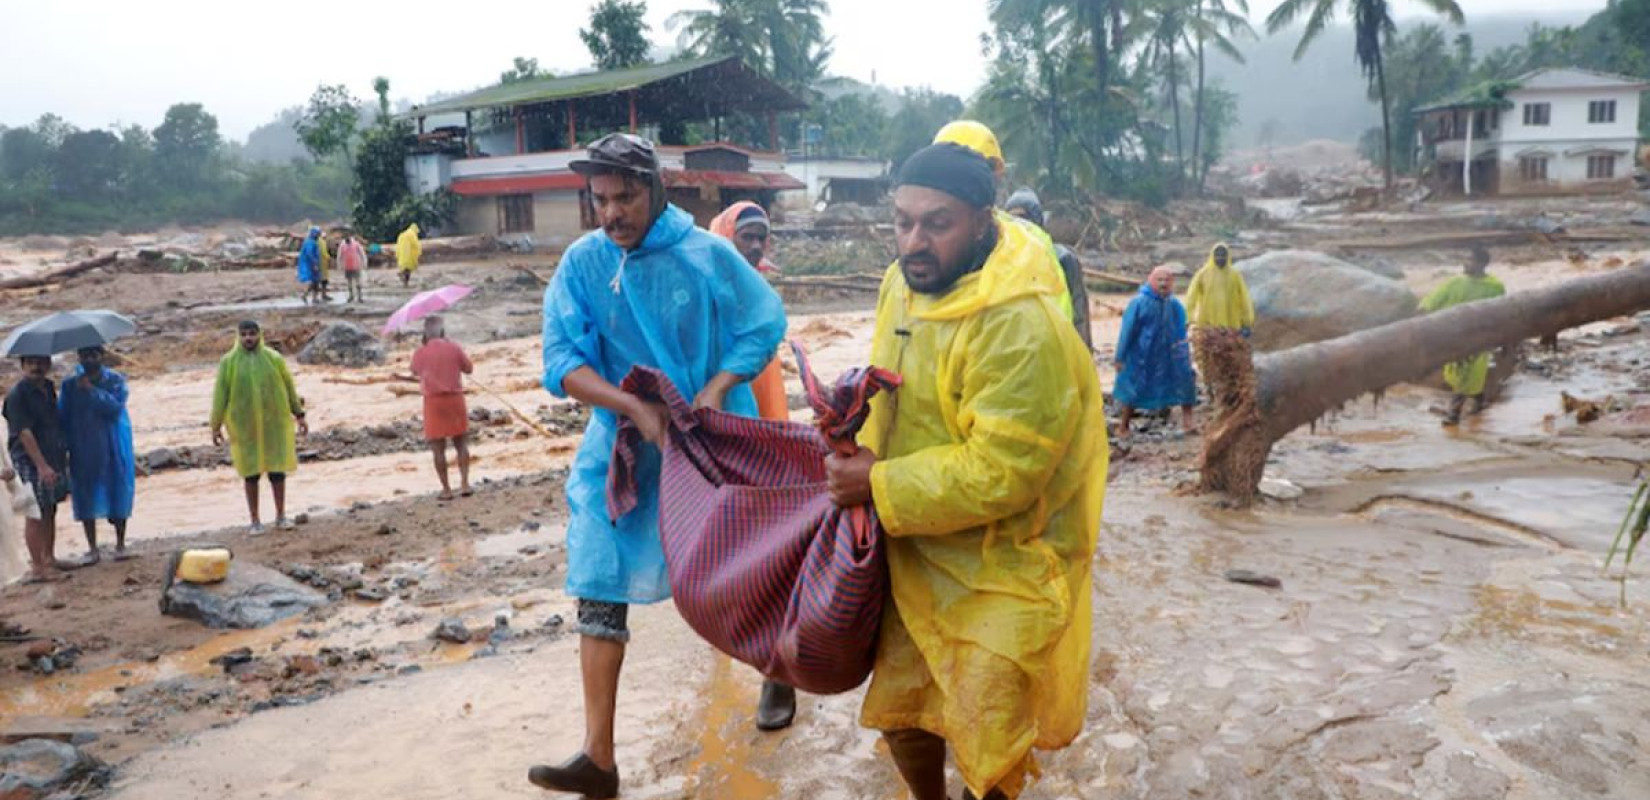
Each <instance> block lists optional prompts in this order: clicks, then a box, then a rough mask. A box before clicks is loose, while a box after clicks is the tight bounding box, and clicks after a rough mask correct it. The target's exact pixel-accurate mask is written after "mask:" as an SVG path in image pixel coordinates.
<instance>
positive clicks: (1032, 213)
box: [1003, 189, 1094, 352]
mask: <svg viewBox="0 0 1650 800" xmlns="http://www.w3.org/2000/svg"><path fill="white" fill-rule="evenodd" d="M1003 211H1005V212H1007V213H1008V214H1009V215H1010V216H1013V217H1016V218H1019V219H1023V220H1025V221H1027V222H1029V223H1031V224H1033V225H1036V226H1037V228H1038V229H1039V230H1043V224H1044V219H1045V217H1044V216H1043V201H1042V199H1041V198H1039V197H1037V193H1036V192H1034V191H1032V190H1031V189H1021V190H1019V191H1017V192H1015V193H1014V194H1011V195H1009V196H1008V202H1006V203H1004V204H1003ZM1043 232H1044V233H1045V234H1046V233H1047V231H1046V230H1044V231H1043ZM1054 255H1055V257H1056V258H1058V259H1059V260H1060V271H1061V272H1063V273H1065V276H1066V291H1067V292H1069V293H1070V294H1071V324H1072V325H1074V326H1076V328H1077V335H1078V336H1081V337H1083V344H1085V345H1087V346H1088V348H1089V350H1090V351H1091V352H1092V351H1093V350H1094V332H1093V331H1092V330H1091V329H1090V328H1089V287H1088V285H1087V284H1085V283H1083V264H1082V262H1081V261H1078V260H1077V254H1076V253H1073V252H1072V251H1071V248H1069V247H1066V246H1065V245H1063V244H1057V245H1054Z"/></svg>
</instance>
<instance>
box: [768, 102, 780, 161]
mask: <svg viewBox="0 0 1650 800" xmlns="http://www.w3.org/2000/svg"><path fill="white" fill-rule="evenodd" d="M768 149H769V150H772V151H774V152H775V153H777V152H779V117H778V115H776V114H774V113H773V112H772V111H769V112H768Z"/></svg>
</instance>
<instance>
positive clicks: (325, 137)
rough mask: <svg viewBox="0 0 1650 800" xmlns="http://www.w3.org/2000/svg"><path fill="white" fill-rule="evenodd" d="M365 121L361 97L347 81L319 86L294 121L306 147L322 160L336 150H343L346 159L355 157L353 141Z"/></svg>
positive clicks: (337, 151)
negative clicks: (353, 93)
mask: <svg viewBox="0 0 1650 800" xmlns="http://www.w3.org/2000/svg"><path fill="white" fill-rule="evenodd" d="M360 124H361V101H359V100H357V99H355V96H354V95H351V94H350V93H349V88H348V87H346V86H344V85H343V84H341V83H340V84H338V85H336V86H324V85H323V86H318V87H316V88H315V93H314V94H312V95H310V96H309V105H308V106H306V107H305V108H304V115H303V116H302V117H300V118H299V119H298V121H297V122H296V123H293V126H292V128H293V130H295V131H297V132H298V139H299V140H300V141H302V142H303V143H304V149H306V150H308V151H309V154H310V155H311V156H314V158H315V160H316V161H320V160H321V159H324V158H326V157H328V156H330V155H332V154H333V153H343V154H344V161H345V162H346V163H347V162H349V161H350V160H351V156H350V141H351V140H352V139H354V138H355V129H356V127H357V126H359V125H360Z"/></svg>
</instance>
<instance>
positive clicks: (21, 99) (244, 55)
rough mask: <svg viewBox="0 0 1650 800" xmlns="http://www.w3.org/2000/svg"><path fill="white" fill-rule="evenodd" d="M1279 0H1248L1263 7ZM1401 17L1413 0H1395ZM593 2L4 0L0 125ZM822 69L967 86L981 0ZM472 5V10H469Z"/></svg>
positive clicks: (218, 86)
mask: <svg viewBox="0 0 1650 800" xmlns="http://www.w3.org/2000/svg"><path fill="white" fill-rule="evenodd" d="M1279 1H1280V0H1251V2H1252V3H1253V4H1254V8H1253V11H1254V17H1255V18H1256V19H1257V20H1258V19H1260V18H1262V17H1264V16H1265V14H1266V13H1268V12H1270V11H1271V9H1272V8H1273V7H1275V6H1276V5H1277V4H1278V2H1279ZM1459 2H1460V4H1461V7H1462V8H1463V9H1464V10H1465V11H1466V13H1467V15H1468V17H1469V18H1470V17H1472V16H1474V15H1486V14H1497V13H1531V12H1540V11H1550V10H1552V9H1553V8H1554V7H1555V6H1560V5H1562V6H1564V7H1565V8H1566V9H1569V8H1574V9H1577V10H1581V9H1600V8H1603V7H1604V5H1605V0H1459ZM1394 4H1395V6H1396V7H1397V9H1398V15H1399V16H1400V17H1408V16H1411V15H1413V14H1415V13H1417V8H1418V5H1417V4H1416V3H1415V2H1413V0H1394ZM590 5H591V2H590V0H537V2H527V3H510V2H506V3H481V4H477V5H474V6H471V5H469V4H468V3H464V2H458V3H454V2H450V1H446V2H431V1H430V0H402V2H400V3H398V4H397V6H396V7H395V11H394V12H393V13H386V10H385V9H386V8H387V7H388V4H387V3H380V2H349V0H284V2H279V3H260V4H255V5H254V4H247V3H235V2H225V1H224V0H211V1H210V2H208V1H207V0H148V1H147V2H132V0H49V1H48V0H0V125H22V124H27V123H29V122H31V121H33V120H34V119H35V118H37V117H39V116H40V115H41V114H43V113H46V112H55V113H57V114H59V115H61V116H63V117H65V118H67V119H68V120H69V122H71V123H73V124H75V125H77V126H80V127H83V128H92V127H101V126H105V125H109V124H111V123H115V122H121V123H138V124H141V125H143V126H145V127H153V126H154V125H156V124H158V123H159V122H160V120H161V117H162V115H163V114H164V113H165V110H166V107H167V106H169V105H171V104H172V103H175V102H199V103H203V104H205V106H206V109H207V110H208V111H210V112H212V113H213V114H216V115H217V116H218V119H219V121H220V123H221V126H222V130H223V132H224V134H225V135H227V136H229V137H232V138H237V139H238V138H244V137H245V136H246V134H247V132H248V131H250V130H251V129H252V128H254V127H257V126H258V125H261V124H263V123H264V122H267V121H269V119H270V118H271V117H273V116H274V115H275V113H276V112H278V111H279V110H280V109H282V108H284V107H287V106H293V105H299V104H301V103H303V102H304V100H305V99H307V98H308V96H309V94H310V92H312V91H313V90H314V89H315V87H316V85H318V84H321V83H328V84H331V83H344V84H347V85H348V86H349V87H350V89H351V91H353V92H354V93H355V94H357V95H358V96H360V97H362V98H368V97H371V95H372V88H371V87H372V78H373V77H374V76H376V75H385V76H388V77H389V78H390V83H391V87H392V92H391V93H392V95H393V96H394V97H395V98H397V99H401V98H406V99H410V100H414V101H421V100H423V99H424V98H426V97H427V96H429V95H430V94H432V93H434V92H438V91H447V92H453V91H460V90H465V89H470V88H474V87H477V86H481V85H484V84H487V83H491V82H495V81H497V80H498V74H499V72H501V71H503V70H504V69H506V68H507V67H508V66H509V64H510V60H511V58H512V57H514V56H518V55H520V56H532V57H536V58H538V59H539V62H540V63H541V64H542V65H543V66H545V67H546V68H549V69H552V70H554V71H556V72H558V73H565V72H572V71H578V70H583V69H587V68H588V67H589V54H588V53H587V52H586V51H585V49H584V45H583V44H582V43H581V42H580V41H579V38H578V28H579V26H580V25H581V24H584V23H585V22H586V21H587V19H588V10H589V7H590ZM830 5H831V14H830V16H829V18H828V19H827V20H826V29H827V31H828V33H829V34H830V35H831V36H833V37H835V39H836V42H835V52H836V55H835V57H834V58H833V59H832V62H831V71H832V72H833V73H835V74H839V75H846V76H849V77H852V78H857V79H859V80H863V81H870V80H872V78H873V77H874V78H875V80H876V81H877V82H878V83H881V84H885V85H889V86H896V87H897V86H931V87H934V88H936V89H940V90H943V91H947V92H952V93H955V94H959V95H964V96H966V95H968V94H969V93H970V92H972V90H973V89H974V88H975V87H976V86H977V85H978V84H979V82H980V81H981V80H982V79H983V77H984V74H985V63H984V60H983V58H982V57H981V55H980V47H979V37H980V34H981V33H982V32H984V31H985V30H986V27H987V24H986V10H985V9H986V2H985V0H830ZM708 6H709V2H708V1H707V0H650V2H649V3H648V8H649V12H648V21H649V22H650V23H651V24H652V26H653V30H652V32H651V36H652V38H653V40H654V41H655V42H660V43H663V42H673V41H674V40H675V32H674V31H671V30H668V29H667V26H666V24H665V21H666V19H667V18H669V17H670V15H671V14H672V13H673V12H676V11H680V10H682V9H694V8H704V7H708ZM466 15H468V16H466Z"/></svg>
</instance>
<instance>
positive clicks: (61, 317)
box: [0, 311, 137, 358]
mask: <svg viewBox="0 0 1650 800" xmlns="http://www.w3.org/2000/svg"><path fill="white" fill-rule="evenodd" d="M136 330H137V323H135V322H133V321H131V320H129V319H127V318H125V317H123V316H121V315H119V314H116V313H115V312H113V311H63V312H60V313H57V314H53V315H51V316H49V317H43V318H41V319H37V320H35V321H33V322H30V323H29V324H27V325H23V326H20V327H19V328H18V329H17V330H14V331H12V332H11V335H10V336H8V337H6V343H5V345H3V346H0V350H4V351H5V354H6V357H8V358H11V357H19V356H51V355H55V354H57V353H67V352H69V351H71V350H79V349H80V348H82V347H98V346H101V345H105V344H108V343H109V342H112V341H114V340H115V339H118V338H120V337H122V336H125V335H127V334H129V333H132V332H133V331H136Z"/></svg>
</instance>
